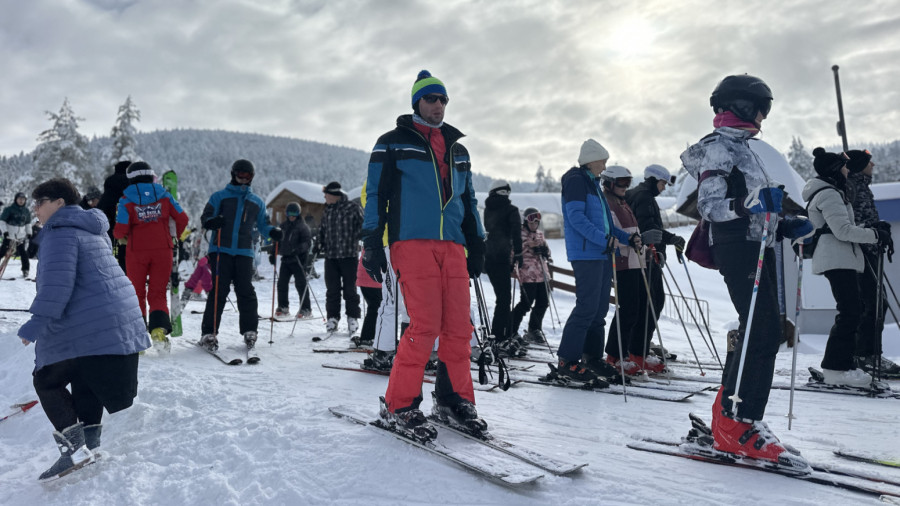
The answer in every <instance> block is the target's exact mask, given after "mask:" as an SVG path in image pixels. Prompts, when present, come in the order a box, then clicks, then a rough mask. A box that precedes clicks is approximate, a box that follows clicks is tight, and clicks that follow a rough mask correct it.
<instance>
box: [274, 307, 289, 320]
mask: <svg viewBox="0 0 900 506" xmlns="http://www.w3.org/2000/svg"><path fill="white" fill-rule="evenodd" d="M288 316H291V310H290V308H288V307H286V306H278V308H277V309H276V310H275V318H285V317H288Z"/></svg>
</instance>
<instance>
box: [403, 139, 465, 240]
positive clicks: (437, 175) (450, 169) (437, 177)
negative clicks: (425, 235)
mask: <svg viewBox="0 0 900 506" xmlns="http://www.w3.org/2000/svg"><path fill="white" fill-rule="evenodd" d="M406 128H407V129H408V130H412V131H413V132H415V134H416V135H418V136H419V137H421V138H422V140H423V141H425V144H426V145H427V146H428V153H429V154H430V155H431V165H432V167H433V168H434V179H435V182H436V183H437V188H438V199H439V200H440V201H441V202H440V207H441V224H440V238H441V240H442V241H443V240H444V209H446V207H447V204H449V203H450V199H452V198H453V167H450V164H447V171H448V172H449V173H450V196H449V197H447V204H445V203H444V202H443V200H444V197H443V195H444V189H443V187H442V186H441V169H440V166H439V165H438V163H437V160H436V159H435V158H434V149H432V147H431V140H430V139H426V138H425V136H424V135H422V134H421V133H420V132H419V131H418V130H416V129H415V128H409V127H406ZM429 128H430V127H429ZM441 135H443V133H442V134H441ZM429 137H431V136H429ZM453 146H456V142H454V143H453V144H451V145H450V147H449V148H448V151H447V153H452V152H453V151H452V150H453ZM450 158H451V159H452V158H453V157H452V155H451V156H450Z"/></svg>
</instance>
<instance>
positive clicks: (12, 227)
mask: <svg viewBox="0 0 900 506" xmlns="http://www.w3.org/2000/svg"><path fill="white" fill-rule="evenodd" d="M26 202H28V200H27V199H26V198H25V194H24V193H22V192H19V193H17V194H16V198H15V199H14V200H13V203H12V204H10V205H8V206H6V207H5V208H4V209H3V213H2V214H0V232H2V233H3V243H2V244H0V259H2V258H3V257H4V256H6V254H7V253H11V254H15V255H19V258H21V259H22V277H23V278H27V277H28V271H29V269H30V268H31V263H30V262H29V260H28V244H27V241H28V240H29V239H30V238H31V233H30V232H31V211H29V210H28V206H26V205H25V204H26ZM13 241H15V242H16V249H15V250H14V251H12V252H10V251H9V247H10V244H12V242H13Z"/></svg>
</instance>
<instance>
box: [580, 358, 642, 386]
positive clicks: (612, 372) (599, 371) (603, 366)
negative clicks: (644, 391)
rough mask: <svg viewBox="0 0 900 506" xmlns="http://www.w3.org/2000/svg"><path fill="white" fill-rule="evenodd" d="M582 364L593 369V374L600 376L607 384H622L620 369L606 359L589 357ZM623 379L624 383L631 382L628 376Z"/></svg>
mask: <svg viewBox="0 0 900 506" xmlns="http://www.w3.org/2000/svg"><path fill="white" fill-rule="evenodd" d="M584 366H585V367H587V368H588V369H590V370H591V371H593V372H594V374H596V375H597V376H598V377H600V378H602V379H603V380H605V381H606V382H607V383H609V384H612V385H621V384H622V381H623V379H622V371H620V370H619V369H616V368H615V367H613V366H612V365H610V364H609V362H607V361H606V360H603V359H600V358H594V357H590V358H587V360H585V361H584ZM624 381H625V383H626V384H629V385H630V384H631V379H630V378H625V380H624Z"/></svg>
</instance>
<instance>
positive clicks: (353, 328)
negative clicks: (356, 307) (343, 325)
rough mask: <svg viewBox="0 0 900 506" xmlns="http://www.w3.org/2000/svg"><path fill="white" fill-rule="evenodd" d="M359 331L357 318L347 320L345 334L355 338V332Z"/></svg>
mask: <svg viewBox="0 0 900 506" xmlns="http://www.w3.org/2000/svg"><path fill="white" fill-rule="evenodd" d="M358 330H359V319H358V318H350V317H348V318H347V332H349V333H350V335H351V336H355V335H356V332H357V331H358Z"/></svg>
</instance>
